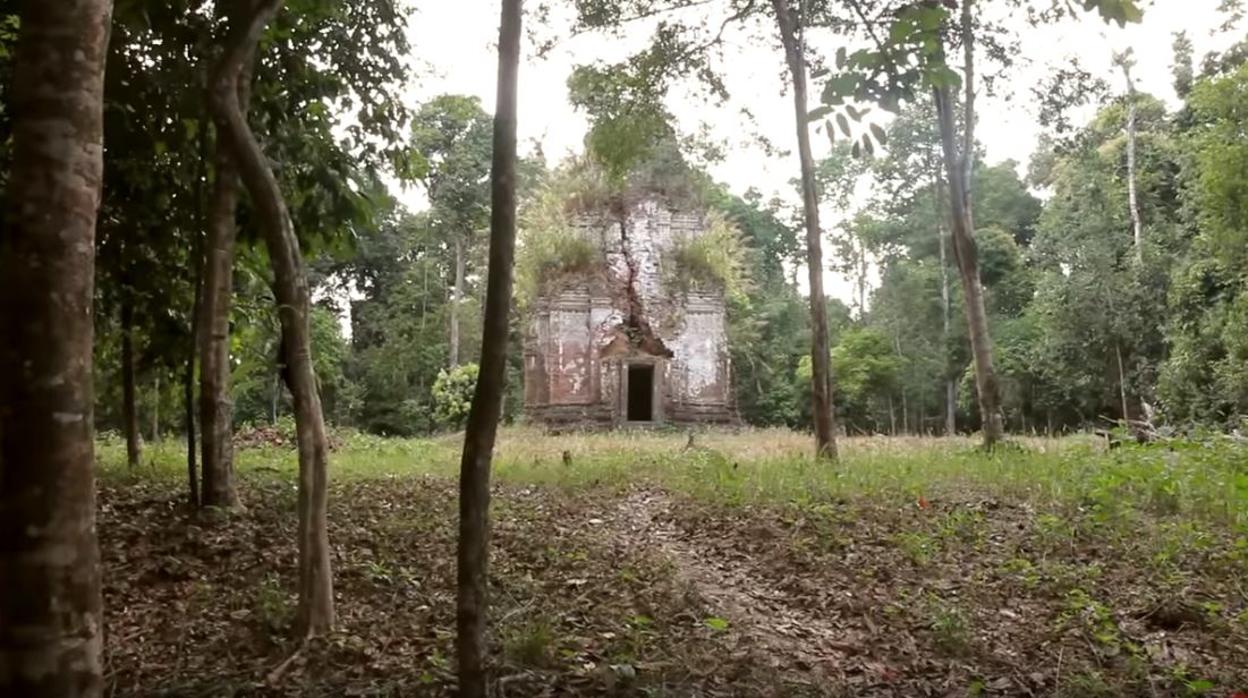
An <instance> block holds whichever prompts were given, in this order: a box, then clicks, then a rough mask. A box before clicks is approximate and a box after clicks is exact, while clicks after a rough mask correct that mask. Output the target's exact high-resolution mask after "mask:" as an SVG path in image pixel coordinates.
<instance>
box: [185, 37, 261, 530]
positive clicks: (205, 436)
mask: <svg viewBox="0 0 1248 698" xmlns="http://www.w3.org/2000/svg"><path fill="white" fill-rule="evenodd" d="M253 57H254V49H252V50H248V51H247V52H246V53H245V55H244V57H243V66H242V68H241V77H240V78H239V81H238V102H239V109H241V110H242V112H243V113H244V115H245V114H246V113H247V108H248V105H249V104H250V102H251V86H250V83H251V65H252V61H253ZM215 171H216V174H215V176H214V178H213V184H212V202H211V203H210V204H209V209H208V226H207V245H206V247H207V249H206V252H205V255H204V282H203V286H204V299H203V305H202V306H201V308H200V328H199V341H200V342H201V345H200V364H199V422H200V426H201V428H202V442H203V443H202V448H203V466H202V473H203V481H204V486H203V497H204V500H203V503H204V506H218V507H229V508H236V507H238V506H239V505H240V502H239V499H238V488H237V487H236V485H235V482H234V479H235V478H234V439H233V437H234V404H233V401H232V400H231V398H230V310H231V305H232V300H233V296H234V246H235V238H236V236H237V232H238V224H237V220H236V219H237V212H238V196H239V187H240V183H239V179H238V166H237V164H235V161H234V157H233V155H232V154H231V153H230V144H229V142H228V139H227V138H226V136H225V135H224V134H222V133H218V134H217V142H216V155H215Z"/></svg>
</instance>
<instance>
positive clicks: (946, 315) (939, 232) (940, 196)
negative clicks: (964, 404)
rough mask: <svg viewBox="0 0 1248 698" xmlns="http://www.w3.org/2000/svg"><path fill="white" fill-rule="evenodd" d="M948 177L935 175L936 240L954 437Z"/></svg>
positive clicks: (949, 424)
mask: <svg viewBox="0 0 1248 698" xmlns="http://www.w3.org/2000/svg"><path fill="white" fill-rule="evenodd" d="M944 185H945V178H944V177H943V176H941V174H940V169H939V168H937V170H936V177H935V196H934V197H933V200H934V201H935V202H936V240H937V242H938V244H939V247H940V319H941V334H940V336H941V339H942V340H944V351H943V354H944V357H945V436H953V435H954V434H956V433H957V432H958V381H957V378H956V377H955V376H954V375H953V373H952V372H951V371H950V367H951V365H952V363H953V360H952V357H951V356H950V355H949V348H950V346H951V345H952V342H951V341H950V337H951V334H952V333H951V331H950V322H951V321H952V319H953V318H952V317H951V315H952V308H953V303H952V294H951V293H950V288H949V259H948V252H947V251H946V248H947V247H948V240H947V238H946V235H945V226H944V225H943V224H942V223H941V221H942V220H944V218H945V210H944V207H942V206H941V205H940V202H941V201H943V200H944V197H945V186H944Z"/></svg>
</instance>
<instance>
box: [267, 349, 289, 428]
mask: <svg viewBox="0 0 1248 698" xmlns="http://www.w3.org/2000/svg"><path fill="white" fill-rule="evenodd" d="M283 362H284V360H283ZM284 365H285V363H283V364H282V366H284ZM282 366H278V367H277V373H275V374H273V386H272V388H270V390H269V424H277V406H278V403H280V402H281V400H282V370H283V369H282Z"/></svg>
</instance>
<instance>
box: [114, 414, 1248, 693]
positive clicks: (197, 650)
mask: <svg viewBox="0 0 1248 698" xmlns="http://www.w3.org/2000/svg"><path fill="white" fill-rule="evenodd" d="M241 438H251V441H250V442H248V443H249V445H248V446H247V447H246V448H242V449H241V450H240V451H239V460H240V476H241V488H240V493H241V496H242V499H243V502H244V504H245V507H246V508H245V509H244V510H242V511H238V512H232V513H227V512H222V511H212V510H209V511H206V512H201V513H200V514H198V515H192V514H191V513H190V511H189V510H188V508H187V506H186V504H185V499H186V497H185V493H184V488H185V485H184V483H183V481H182V479H183V478H184V477H185V474H184V471H183V470H182V468H183V467H184V464H183V463H182V462H181V461H180V460H179V458H180V451H179V447H178V444H175V443H172V442H170V443H161V444H150V445H149V447H148V449H146V453H147V454H148V458H150V459H151V460H150V461H149V462H148V463H146V464H145V465H144V466H143V467H140V468H138V469H135V470H128V469H127V468H126V467H125V466H124V462H125V459H124V446H119V445H118V444H117V443H115V441H113V440H111V439H108V438H105V439H104V440H103V442H102V443H101V446H100V448H99V452H100V459H101V472H102V477H101V484H100V493H99V505H100V508H99V524H98V528H99V533H100V539H101V547H102V555H103V564H104V581H105V586H104V595H105V608H106V609H107V613H106V628H107V633H108V636H109V642H108V643H107V647H108V648H109V653H108V657H107V663H108V666H107V672H108V678H107V681H108V685H109V686H110V688H111V691H112V695H178V696H182V695H186V696H192V695H204V696H208V695H212V696H216V695H230V694H235V695H425V694H433V695H437V694H444V693H447V694H449V693H451V692H452V691H453V690H454V673H453V666H452V665H451V661H450V659H449V658H450V657H451V656H452V655H453V637H454V607H455V596H454V545H455V540H454V531H455V521H456V519H455V516H456V511H457V510H456V503H455V502H456V500H455V496H456V495H455V492H456V488H455V482H454V479H453V477H452V474H453V472H454V464H455V455H456V452H457V447H458V438H457V437H455V436H446V437H441V438H438V439H429V440H387V439H379V438H374V437H367V436H362V435H359V434H354V433H344V434H341V435H339V436H338V437H337V438H336V439H335V440H334V442H335V445H336V450H335V452H334V454H333V456H332V459H331V463H332V468H333V477H334V480H333V485H332V487H333V489H332V492H331V499H330V507H331V511H330V537H331V542H332V545H333V550H334V566H335V578H336V589H335V597H336V599H337V604H338V611H339V618H338V626H337V629H336V630H335V632H334V633H333V634H331V635H329V636H328V637H325V638H320V639H317V640H315V641H313V642H312V643H311V644H308V645H306V646H300V645H299V643H298V642H297V641H296V640H295V638H293V637H292V633H291V621H292V618H293V612H294V604H295V598H294V595H293V594H294V589H295V580H294V579H293V575H294V571H295V560H296V550H295V546H294V541H295V539H296V538H295V535H294V528H295V525H296V517H295V489H294V484H293V472H294V460H295V459H294V454H293V452H292V450H291V448H292V447H291V446H290V445H289V441H286V440H284V439H283V437H282V436H281V430H280V429H277V430H273V431H272V433H269V434H268V435H267V436H265V437H264V438H255V437H254V436H253V437H247V435H246V430H243V432H242V436H241ZM971 444H972V442H971V441H969V440H966V441H962V440H945V439H920V438H883V437H877V438H870V439H868V438H861V439H847V440H845V442H844V445H843V461H842V463H841V464H839V465H836V466H823V465H816V464H815V463H814V462H813V461H812V460H810V459H809V458H808V456H807V455H806V453H805V451H806V450H808V448H809V442H808V438H807V437H803V436H801V435H792V434H789V433H787V432H782V431H744V432H737V433H729V432H712V433H699V434H696V435H694V436H693V437H692V439H690V437H689V436H688V435H687V434H683V433H675V432H673V433H661V432H660V433H651V432H641V433H619V434H565V435H553V436H551V435H543V434H541V433H539V432H536V431H531V430H528V429H522V428H513V429H508V430H505V431H504V432H503V434H502V438H501V441H500V444H499V448H498V454H497V462H498V467H497V468H496V474H497V478H496V486H495V492H494V504H493V513H492V518H493V521H494V533H493V540H492V550H493V558H492V567H491V604H492V610H491V613H492V619H493V635H492V638H491V648H492V653H493V661H494V663H495V671H494V676H495V680H496V690H497V694H498V695H514V696H525V695H568V694H620V695H695V694H696V695H724V696H728V695H845V696H857V695H870V696H947V695H958V696H962V695H972V696H973V695H1009V696H1014V695H1037V696H1071V697H1072V698H1073V697H1075V696H1139V695H1162V696H1197V695H1209V696H1239V695H1243V693H1242V692H1245V691H1248V663H1246V662H1244V661H1243V658H1244V657H1248V448H1245V446H1244V445H1243V444H1237V443H1235V442H1234V441H1232V440H1229V439H1225V438H1219V439H1208V440H1191V441H1183V442H1173V443H1167V444H1155V445H1149V446H1135V445H1126V446H1123V447H1122V448H1117V449H1113V450H1107V449H1105V448H1104V446H1103V445H1102V444H1100V443H1098V442H1096V441H1095V440H1092V439H1087V438H1078V437H1072V438H1066V439H1061V440H1049V439H1025V440H1021V441H1019V442H1017V443H1016V444H1015V445H1013V446H1011V447H1009V448H1006V449H1002V450H999V451H998V452H996V453H994V454H992V455H986V454H983V453H981V452H979V451H977V450H975V449H974V448H972V445H971Z"/></svg>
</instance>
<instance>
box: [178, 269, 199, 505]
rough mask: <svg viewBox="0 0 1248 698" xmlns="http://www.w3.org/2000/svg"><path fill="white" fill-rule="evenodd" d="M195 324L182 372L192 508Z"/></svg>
mask: <svg viewBox="0 0 1248 698" xmlns="http://www.w3.org/2000/svg"><path fill="white" fill-rule="evenodd" d="M198 309H199V282H198V280H196V283H195V300H194V304H193V305H192V311H193V312H194V311H198ZM191 317H192V318H193V317H195V315H191ZM195 324H196V323H195V322H194V320H192V321H191V328H190V330H191V350H190V352H188V353H187V356H186V366H185V368H184V369H183V372H182V404H183V406H184V407H185V409H184V413H183V417H182V418H183V419H184V420H185V421H186V484H187V495H188V497H189V498H190V500H189V501H190V505H191V508H192V509H195V508H197V507H199V479H198V478H197V477H196V475H197V473H196V471H197V470H198V468H197V467H196V463H195V446H196V444H195Z"/></svg>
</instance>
